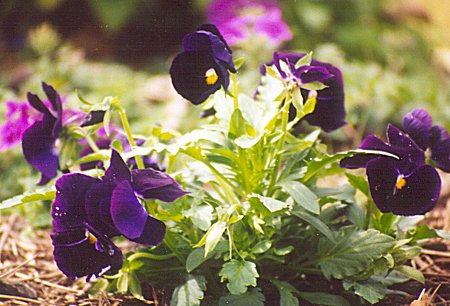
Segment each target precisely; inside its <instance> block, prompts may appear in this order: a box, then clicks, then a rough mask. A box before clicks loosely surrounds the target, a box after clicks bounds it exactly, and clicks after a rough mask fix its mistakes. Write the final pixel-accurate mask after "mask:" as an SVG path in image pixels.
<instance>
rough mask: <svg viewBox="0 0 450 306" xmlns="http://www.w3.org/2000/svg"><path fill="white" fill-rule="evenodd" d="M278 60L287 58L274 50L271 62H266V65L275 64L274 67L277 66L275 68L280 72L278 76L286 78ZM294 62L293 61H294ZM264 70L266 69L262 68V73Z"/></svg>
mask: <svg viewBox="0 0 450 306" xmlns="http://www.w3.org/2000/svg"><path fill="white" fill-rule="evenodd" d="M280 60H283V61H286V60H288V59H286V58H284V57H283V58H281V56H280V53H278V52H274V53H273V58H272V62H270V63H268V64H267V65H268V66H270V65H272V64H273V65H275V67H276V68H277V70H278V73H280V76H281V77H282V78H283V79H287V74H286V72H285V71H284V70H283V69H281V64H280ZM294 63H295V62H294ZM265 72H266V69H264V73H265Z"/></svg>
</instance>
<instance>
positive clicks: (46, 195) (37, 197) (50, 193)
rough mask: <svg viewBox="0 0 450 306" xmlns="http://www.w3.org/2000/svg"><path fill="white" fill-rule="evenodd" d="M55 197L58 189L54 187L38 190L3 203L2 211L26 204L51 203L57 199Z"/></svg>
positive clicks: (1, 205)
mask: <svg viewBox="0 0 450 306" xmlns="http://www.w3.org/2000/svg"><path fill="white" fill-rule="evenodd" d="M55 195H56V189H55V186H54V185H50V186H46V187H43V188H38V189H36V190H35V191H28V192H25V193H23V194H21V195H18V196H15V197H12V198H10V199H7V200H5V201H3V202H1V203H0V209H5V208H9V207H13V206H16V205H20V204H25V203H31V202H34V201H45V200H49V201H51V200H53V199H54V198H55Z"/></svg>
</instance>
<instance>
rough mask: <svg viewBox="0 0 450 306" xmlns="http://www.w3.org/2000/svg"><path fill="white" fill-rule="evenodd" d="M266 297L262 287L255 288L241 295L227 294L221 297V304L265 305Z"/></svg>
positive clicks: (221, 305) (225, 305)
mask: <svg viewBox="0 0 450 306" xmlns="http://www.w3.org/2000/svg"><path fill="white" fill-rule="evenodd" d="M265 301H266V298H265V297H264V295H263V294H262V293H261V289H259V288H254V289H251V290H249V291H248V292H246V293H244V294H240V295H234V294H227V295H225V296H222V297H221V298H220V299H219V306H231V305H233V306H264V302H265Z"/></svg>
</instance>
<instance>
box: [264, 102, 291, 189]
mask: <svg viewBox="0 0 450 306" xmlns="http://www.w3.org/2000/svg"><path fill="white" fill-rule="evenodd" d="M291 102H292V100H291V95H290V94H288V95H287V96H286V102H285V104H284V105H283V108H282V110H281V133H282V134H281V137H280V140H279V141H278V145H277V151H276V153H275V157H274V158H275V166H274V167H273V170H272V173H271V175H270V183H269V188H268V189H267V196H271V195H272V193H273V189H274V187H275V183H276V179H277V177H278V171H279V169H280V165H281V158H280V155H281V151H282V150H283V146H284V142H285V140H286V134H287V126H288V122H289V106H290V105H291Z"/></svg>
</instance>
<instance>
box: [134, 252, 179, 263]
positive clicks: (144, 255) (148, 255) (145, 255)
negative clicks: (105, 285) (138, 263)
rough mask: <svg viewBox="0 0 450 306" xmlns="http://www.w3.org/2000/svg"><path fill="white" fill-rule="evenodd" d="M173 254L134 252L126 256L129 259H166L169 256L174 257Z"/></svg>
mask: <svg viewBox="0 0 450 306" xmlns="http://www.w3.org/2000/svg"><path fill="white" fill-rule="evenodd" d="M174 257H175V254H165V255H156V254H151V253H134V254H133V255H131V256H130V257H128V260H129V261H133V260H136V259H138V258H148V259H153V260H167V259H170V258H174Z"/></svg>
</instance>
